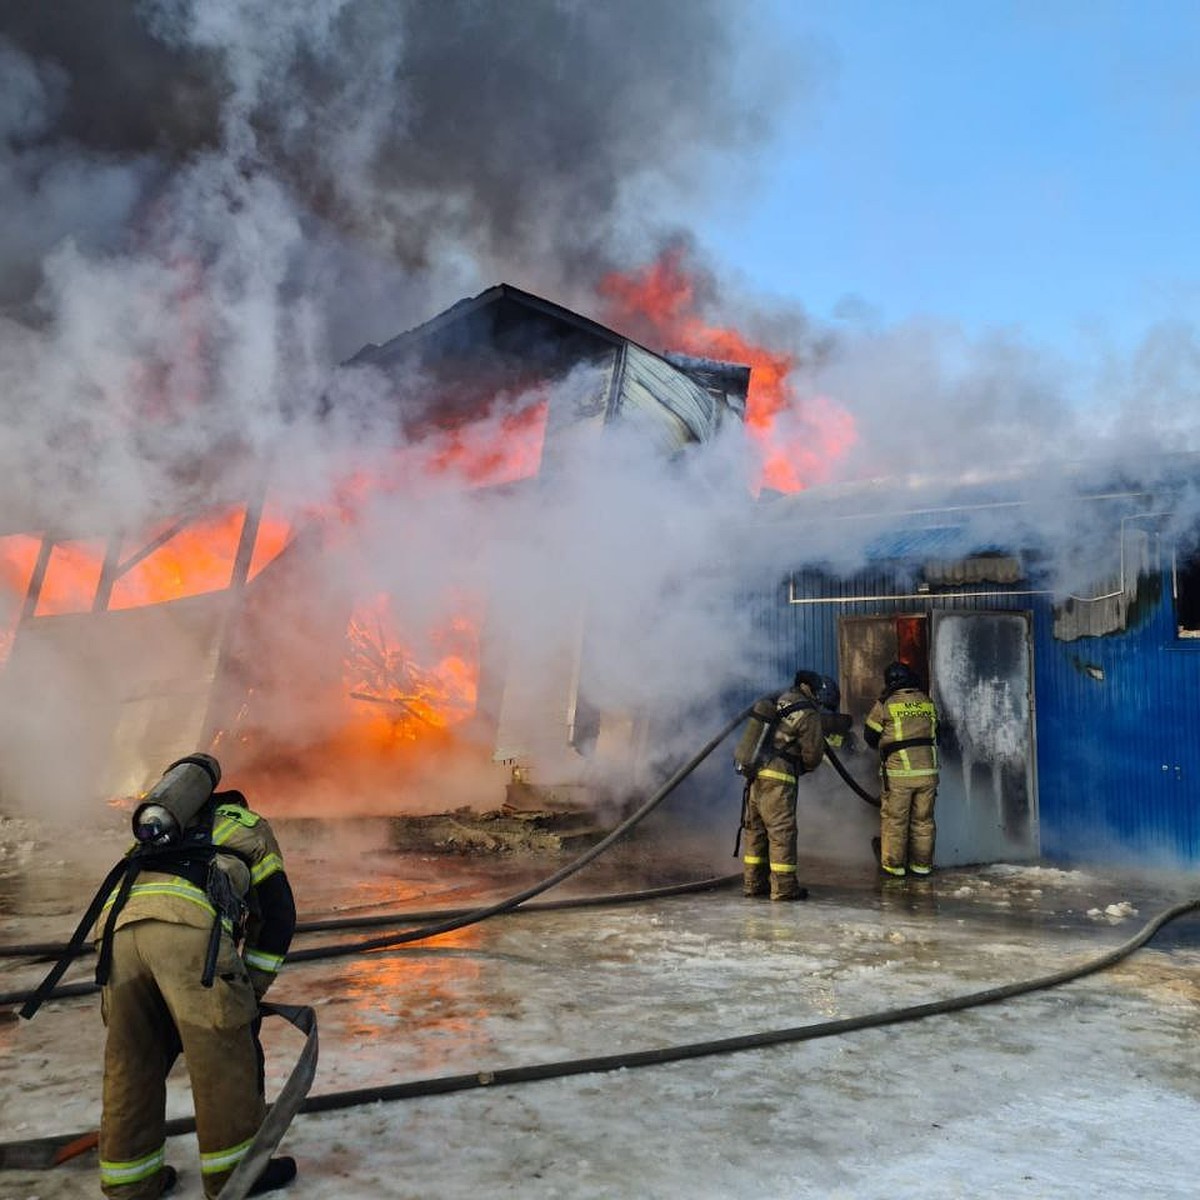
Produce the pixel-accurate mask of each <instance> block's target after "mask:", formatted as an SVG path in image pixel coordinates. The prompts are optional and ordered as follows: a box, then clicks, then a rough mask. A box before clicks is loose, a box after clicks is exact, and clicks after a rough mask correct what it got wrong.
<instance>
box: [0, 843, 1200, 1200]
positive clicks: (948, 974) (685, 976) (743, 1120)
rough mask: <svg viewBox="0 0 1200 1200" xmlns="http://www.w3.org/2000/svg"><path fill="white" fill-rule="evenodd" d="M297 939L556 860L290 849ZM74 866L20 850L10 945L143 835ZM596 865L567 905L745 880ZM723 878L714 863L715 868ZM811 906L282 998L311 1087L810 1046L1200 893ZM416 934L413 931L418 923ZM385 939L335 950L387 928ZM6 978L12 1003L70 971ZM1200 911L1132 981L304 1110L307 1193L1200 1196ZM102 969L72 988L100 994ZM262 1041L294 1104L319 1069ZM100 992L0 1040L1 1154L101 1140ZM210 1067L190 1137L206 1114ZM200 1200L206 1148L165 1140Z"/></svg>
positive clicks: (403, 960)
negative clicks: (419, 1095) (636, 891)
mask: <svg viewBox="0 0 1200 1200" xmlns="http://www.w3.org/2000/svg"><path fill="white" fill-rule="evenodd" d="M282 837H283V840H284V842H285V851H286V852H287V854H288V857H289V868H290V873H291V876H292V878H293V881H294V884H295V890H296V893H297V896H298V898H299V905H300V909H301V915H302V917H303V918H308V919H312V918H315V917H317V916H323V915H330V914H336V915H342V916H344V915H347V914H351V913H354V914H358V913H364V914H365V913H369V912H372V911H394V910H401V909H405V908H407V909H418V908H431V907H441V906H447V907H451V906H454V907H457V906H462V905H464V904H474V903H478V902H481V901H490V900H494V899H498V898H500V897H503V896H505V895H508V894H511V892H514V891H516V890H518V888H519V887H521V886H523V885H525V884H526V883H528V882H529V881H530V880H532V879H536V878H538V877H539V875H545V874H549V873H550V871H551V870H553V869H554V868H555V867H557V866H558V865H560V864H559V863H553V864H550V865H549V866H547V864H545V863H542V864H528V863H526V864H516V863H513V862H511V861H507V862H491V863H489V862H481V861H479V860H466V859H462V858H452V857H450V858H439V857H436V856H426V857H415V856H408V857H401V856H398V855H394V854H390V853H386V852H383V851H381V850H380V849H379V848H378V845H377V844H375V845H373V844H372V843H371V840H370V835H369V834H368V832H367V831H366V830H365V829H358V830H357V831H356V832H349V831H341V832H328V831H326V832H325V833H324V834H321V835H319V836H314V834H313V832H312V830H311V829H309V830H307V831H306V832H305V833H304V836H303V837H302V838H300V837H298V836H297V835H296V834H295V832H294V831H293V832H289V831H287V830H286V827H285V828H284V831H283V833H282ZM81 841H82V845H81V846H80V848H79V850H78V851H77V852H76V853H75V854H73V855H72V856H69V857H65V856H63V855H62V854H61V852H60V851H56V850H55V849H53V848H51V847H48V846H46V845H42V844H39V843H38V842H37V840H36V838H34V837H32V836H31V837H30V838H28V839H25V840H22V839H21V838H19V837H18V838H13V837H10V838H9V839H8V841H7V843H6V852H5V857H4V859H3V861H2V862H0V940H2V941H3V942H5V943H9V944H12V943H23V942H29V941H43V940H58V939H63V938H65V937H66V935H67V934H68V933H69V931H70V929H71V928H72V927H73V924H74V921H75V919H76V915H77V913H78V912H79V911H80V910H81V908H82V906H83V905H84V903H86V901H87V899H88V898H89V897H90V894H91V892H92V890H93V889H94V888H95V886H96V885H97V883H98V882H99V880H100V878H102V876H103V873H104V869H105V868H106V867H107V866H108V865H110V863H111V862H112V861H113V860H114V859H115V857H116V855H117V854H119V852H120V850H121V849H122V848H123V846H122V843H121V842H120V840H119V839H118V838H114V839H113V840H112V841H111V842H109V841H106V840H105V837H104V836H101V835H97V836H96V837H95V838H91V837H89V838H84V839H82V840H81ZM728 849H729V848H728V847H725V846H723V847H722V850H723V853H722V854H720V855H718V854H717V853H715V852H714V853H713V855H712V858H711V861H710V862H708V863H707V864H703V865H701V864H686V865H685V864H680V863H675V864H673V869H672V870H671V871H666V872H664V871H660V870H658V868H657V867H656V869H655V871H654V872H651V871H649V870H648V868H646V865H645V864H646V862H647V861H650V859H649V858H648V857H647V858H643V859H642V860H641V865H640V866H639V860H638V857H637V855H635V854H634V853H633V852H632V851H630V852H628V853H626V855H625V856H624V861H623V862H622V861H617V862H616V863H606V862H605V860H601V861H600V862H597V863H596V864H594V865H593V866H592V867H589V868H587V869H586V870H585V871H583V872H582V873H581V874H580V875H578V876H576V877H574V878H573V879H572V880H570V881H568V883H567V884H564V885H562V886H561V887H560V888H558V889H556V890H555V891H553V892H551V893H548V894H547V895H546V896H545V897H543V898H542V899H546V900H549V899H555V898H561V897H563V896H565V895H568V894H576V895H594V894H598V893H601V892H609V891H617V890H623V889H626V888H634V887H641V886H647V885H651V884H660V883H663V882H674V881H677V880H683V879H687V878H699V877H702V876H703V875H705V874H725V873H727V872H729V871H730V869H731V868H732V867H735V866H736V864H735V863H733V861H732V860H731V859H730V858H729V857H728ZM703 866H706V867H708V868H715V869H711V870H706V869H690V868H693V867H701V868H702V867H703ZM805 875H806V878H807V880H808V882H809V884H810V886H811V889H812V894H811V897H810V899H809V900H808V902H807V903H804V904H793V905H772V904H770V903H768V902H763V901H749V900H743V899H742V897H741V896H740V894H739V892H738V891H737V890H733V889H725V890H721V891H718V892H711V893H703V894H694V895H687V896H683V897H677V898H669V899H660V900H656V901H654V902H651V903H644V904H638V905H634V906H606V907H595V908H584V909H579V910H572V911H562V912H553V913H544V914H526V915H510V916H504V917H500V918H497V919H494V920H491V921H488V922H485V923H484V924H482V925H479V926H474V927H471V928H469V929H466V930H462V931H459V932H457V933H454V934H451V935H449V936H447V937H444V938H440V939H437V940H436V941H433V942H430V943H425V944H422V943H417V944H415V945H413V946H410V947H408V948H406V949H402V950H396V951H391V952H386V953H375V954H371V955H367V956H361V957H354V958H340V959H333V960H329V961H325V962H319V963H313V964H311V965H297V966H294V967H290V968H288V969H287V970H286V971H285V973H284V976H283V978H282V979H281V981H280V983H279V984H278V985H277V987H276V991H275V992H274V993H273V994H272V998H273V999H278V1000H280V1001H287V1002H293V1003H304V1004H311V1005H313V1006H315V1008H316V1010H317V1013H318V1019H319V1023H320V1039H321V1049H320V1065H319V1067H318V1073H317V1080H316V1083H315V1085H314V1087H313V1089H312V1091H313V1094H314V1095H317V1094H321V1093H329V1092H334V1091H343V1090H347V1089H351V1088H360V1087H369V1086H372V1085H382V1084H388V1083H396V1082H400V1081H405V1080H413V1079H420V1078H427V1077H433V1076H441V1075H454V1074H460V1073H466V1072H477V1071H487V1070H494V1069H496V1068H500V1067H508V1066H519V1065H527V1064H533V1063H540V1062H547V1061H552V1060H558V1059H572V1058H580V1057H586V1056H591V1055H601V1054H611V1053H616V1052H620V1051H630V1050H639V1049H649V1048H655V1047H663V1046H670V1045H675V1044H679V1043H686V1042H697V1041H704V1040H708V1039H715V1038H723V1037H731V1036H736V1035H739V1034H747V1033H753V1032H758V1031H764V1030H771V1029H780V1028H787V1027H791V1026H797V1025H803V1024H808V1023H812V1022H819V1021H824V1020H829V1019H832V1018H838V1017H847V1016H855V1015H858V1014H864V1013H870V1012H876V1011H880V1010H884V1009H889V1008H895V1007H902V1006H907V1005H912V1004H919V1003H924V1002H928V1001H931V1000H935V999H939V998H943V997H949V996H955V995H959V994H962V993H965V992H970V991H976V990H980V989H983V988H986V987H991V986H995V985H999V984H1003V983H1008V982H1011V981H1014V980H1019V979H1025V978H1030V977H1033V976H1037V975H1043V974H1047V973H1050V972H1053V971H1058V970H1060V969H1062V968H1064V967H1066V966H1068V965H1072V964H1075V963H1078V962H1082V961H1084V960H1087V959H1090V958H1092V957H1093V956H1096V955H1098V954H1100V953H1101V952H1103V951H1104V950H1107V949H1109V948H1111V947H1113V946H1115V945H1117V944H1119V943H1121V942H1123V941H1125V940H1126V939H1127V938H1129V937H1131V936H1132V935H1133V934H1134V933H1135V932H1136V931H1137V930H1138V929H1139V928H1140V927H1141V926H1142V924H1143V923H1145V922H1146V921H1147V920H1149V919H1150V918H1151V917H1152V916H1154V915H1156V914H1157V913H1158V912H1160V911H1162V910H1163V909H1165V908H1167V907H1169V906H1170V905H1171V904H1173V903H1176V902H1178V901H1179V900H1181V899H1187V898H1190V896H1191V894H1192V893H1193V891H1194V892H1195V893H1197V894H1200V880H1197V879H1195V878H1194V877H1193V878H1183V877H1179V876H1169V877H1156V878H1151V879H1145V878H1143V879H1140V880H1134V879H1128V878H1119V877H1117V876H1114V875H1110V874H1102V873H1091V872H1081V871H1058V870H1050V869H1044V868H1036V867H1005V866H994V867H989V868H984V869H978V870H967V869H956V870H952V871H947V872H944V873H942V874H939V875H938V876H937V877H936V878H935V879H934V881H933V882H931V883H921V884H917V883H899V884H892V883H888V884H883V885H881V884H880V883H878V882H877V881H876V880H875V879H874V876H873V873H872V872H871V870H870V868H869V865H865V864H861V865H860V864H848V865H847V864H842V865H840V866H837V867H833V866H831V865H830V864H828V863H825V864H820V863H813V864H812V866H811V867H810V868H809V869H808V870H807V871H806V872H805ZM1189 889H1191V890H1189ZM401 927H403V926H401ZM379 932H380V931H379V930H362V931H342V932H340V933H338V934H331V935H320V937H316V936H313V935H309V936H307V937H304V938H301V939H298V941H297V943H296V945H297V946H301V945H303V946H312V945H317V944H320V942H321V940H322V939H324V940H334V941H346V940H354V939H358V938H363V937H370V936H377V935H378V934H379ZM3 961H4V980H5V983H4V990H16V989H19V988H23V987H26V986H31V985H32V984H33V983H34V982H35V981H36V980H37V979H38V978H39V977H40V975H41V973H42V971H44V969H45V968H44V966H38V965H30V964H28V963H25V962H21V961H18V960H3ZM1198 968H1200V918H1198V917H1197V916H1195V915H1189V916H1187V917H1184V918H1182V919H1180V920H1179V921H1176V922H1174V923H1173V924H1171V925H1169V926H1168V927H1167V928H1166V929H1165V930H1163V932H1162V933H1161V934H1160V935H1159V937H1158V938H1156V940H1155V941H1154V942H1152V943H1151V945H1150V947H1149V948H1147V949H1143V950H1140V951H1138V952H1137V953H1136V954H1134V955H1133V956H1132V957H1131V958H1128V959H1125V960H1124V961H1123V962H1122V963H1120V964H1119V965H1117V966H1116V967H1114V968H1112V969H1109V970H1106V971H1104V972H1101V973H1099V974H1096V975H1091V976H1089V977H1087V978H1085V979H1083V980H1081V981H1079V982H1075V983H1071V984H1068V985H1066V986H1064V987H1060V988H1056V989H1054V990H1051V991H1044V992H1039V993H1036V994H1034V995H1031V996H1026V997H1022V998H1018V999H1014V1000H1011V1001H1008V1002H1005V1003H1002V1004H998V1005H989V1006H986V1007H982V1008H975V1009H971V1010H969V1011H967V1012H963V1013H958V1014H952V1015H942V1016H935V1017H931V1018H928V1019H925V1020H921V1021H917V1022H910V1023H906V1024H903V1025H896V1026H891V1027H887V1028H880V1029H870V1030H865V1031H861V1032H856V1033H851V1034H846V1035H843V1036H839V1037H834V1038H826V1039H822V1040H819V1041H810V1042H805V1043H799V1044H792V1045H785V1046H781V1047H776V1048H771V1049H762V1050H754V1051H748V1052H742V1053H738V1054H730V1055H724V1056H719V1057H707V1058H700V1059H693V1060H690V1061H687V1062H682V1063H675V1064H669V1065H662V1066H654V1067H647V1068H639V1069H636V1070H624V1071H620V1072H612V1073H607V1074H591V1075H581V1076H573V1077H569V1078H564V1079H556V1080H550V1081H545V1082H537V1083H526V1084H520V1085H517V1086H512V1087H507V1088H495V1089H477V1090H471V1091H465V1092H459V1093H456V1094H451V1095H445V1096H440V1097H433V1098H423V1099H415V1100H405V1101H399V1102H393V1103H388V1104H373V1105H370V1106H367V1107H362V1108H356V1109H350V1110H346V1111H339V1112H333V1113H329V1114H325V1115H312V1116H301V1117H299V1118H298V1119H297V1121H296V1122H295V1124H294V1125H293V1126H292V1129H291V1130H290V1132H289V1134H288V1136H287V1138H286V1140H285V1144H284V1148H285V1150H286V1151H287V1152H288V1153H291V1154H294V1155H295V1156H296V1158H297V1159H298V1160H299V1163H300V1177H299V1178H298V1180H297V1181H296V1183H295V1184H294V1185H293V1186H292V1188H290V1189H289V1191H288V1192H287V1193H283V1194H286V1195H288V1196H290V1197H292V1198H293V1200H314V1198H316V1197H321V1198H322V1200H327V1198H330V1197H338V1198H339V1200H379V1198H380V1197H396V1198H398V1200H430V1198H445V1200H468V1198H470V1200H475V1198H477V1197H480V1196H497V1197H501V1196H502V1197H521V1198H529V1200H550V1198H558V1197H561V1198H570V1200H601V1198H603V1200H622V1198H634V1200H675V1198H681V1200H682V1198H686V1200H725V1198H728V1200H742V1198H746V1200H760V1198H763V1197H780V1198H785V1200H790V1198H797V1200H799V1198H805V1197H821V1198H837V1200H843V1198H844V1200H873V1198H879V1200H883V1198H885V1197H886V1198H888V1200H896V1198H907V1197H912V1198H914V1200H918V1198H919V1200H948V1198H951V1197H954V1198H959V1197H962V1198H970V1200H977V1198H984V1197H995V1198H1004V1200H1009V1198H1012V1197H1021V1198H1034V1197H1056V1198H1058V1197H1089V1198H1091V1197H1095V1196H1136V1197H1192V1196H1195V1195H1196V1194H1197V1190H1198V1187H1200V1185H1198V1184H1197V1167H1196V1159H1195V1147H1196V1146H1197V1145H1200V1077H1198V1075H1197V1065H1198V1063H1197V1050H1196V1033H1197V1022H1198V1017H1200V971H1198ZM89 970H90V964H89V965H84V964H81V965H79V966H77V967H76V968H74V969H73V970H72V971H71V973H70V974H69V975H68V977H67V978H68V981H70V980H77V979H86V978H88V971H89ZM278 1025H279V1023H278V1022H268V1025H267V1030H266V1033H267V1037H266V1043H267V1053H268V1072H269V1079H268V1091H269V1094H270V1095H274V1093H275V1090H277V1088H278V1087H279V1085H280V1083H281V1082H282V1080H283V1079H284V1078H285V1077H286V1075H287V1072H288V1071H289V1070H290V1068H291V1065H292V1062H293V1060H294V1058H295V1055H296V1053H297V1052H298V1050H299V1047H300V1039H299V1037H298V1036H297V1035H296V1034H295V1033H293V1032H290V1031H289V1030H288V1029H287V1028H286V1027H279V1028H273V1026H278ZM101 1046H102V1029H101V1023H100V1018H99V1012H98V1003H97V1001H96V999H95V997H94V996H93V997H86V998H80V999H75V1000H68V1001H62V1002H57V1003H54V1004H51V1005H48V1006H47V1007H46V1008H44V1009H43V1010H42V1012H41V1013H39V1014H38V1016H37V1017H36V1018H35V1020H33V1021H32V1022H23V1021H17V1020H16V1019H15V1018H12V1016H11V1014H7V1015H6V1016H5V1017H4V1018H3V1019H0V1140H3V1141H5V1142H8V1141H12V1140H18V1139H27V1138H35V1137H41V1136H46V1135H49V1134H59V1133H71V1132H82V1131H85V1130H88V1129H92V1128H94V1127H95V1124H96V1121H97V1119H98V1116H99V1094H100V1062H101ZM190 1111H191V1110H190V1100H189V1095H188V1090H187V1077H186V1072H185V1071H183V1069H182V1067H181V1066H180V1067H177V1068H176V1071H175V1072H174V1073H173V1075H172V1078H171V1099H170V1115H172V1116H185V1115H187V1114H189V1113H190ZM168 1160H169V1161H170V1162H172V1163H174V1164H175V1165H176V1166H177V1167H178V1168H179V1171H180V1176H181V1178H180V1187H179V1188H178V1190H177V1195H178V1196H179V1197H180V1198H181V1200H198V1198H199V1197H200V1196H201V1189H200V1182H199V1171H198V1165H197V1159H196V1147H195V1141H194V1138H193V1137H192V1136H191V1135H186V1136H182V1137H178V1138H173V1139H171V1141H170V1143H169V1144H168ZM98 1195H99V1188H98V1184H97V1179H96V1160H95V1153H94V1151H93V1152H89V1153H87V1154H84V1155H82V1156H81V1157H79V1158H77V1159H75V1160H72V1161H71V1162H69V1163H67V1164H65V1165H63V1166H60V1167H58V1168H55V1169H53V1170H49V1171H15V1170H9V1171H0V1200H67V1198H71V1200H74V1198H75V1197H84V1196H98Z"/></svg>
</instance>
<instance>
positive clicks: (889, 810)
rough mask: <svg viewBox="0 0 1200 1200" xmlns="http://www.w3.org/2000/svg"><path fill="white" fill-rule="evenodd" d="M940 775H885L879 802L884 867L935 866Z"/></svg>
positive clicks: (892, 868)
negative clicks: (937, 800) (934, 851)
mask: <svg viewBox="0 0 1200 1200" xmlns="http://www.w3.org/2000/svg"><path fill="white" fill-rule="evenodd" d="M937 783H938V780H937V776H936V775H915V776H909V777H905V778H900V779H897V778H895V777H893V776H890V775H888V774H886V773H885V774H884V775H883V792H882V795H881V796H880V803H879V840H880V853H879V860H880V863H881V864H882V866H883V868H884V870H885V871H886V870H889V869H890V870H893V871H898V872H899V873H900V874H904V869H905V867H925V868H929V867H932V866H933V847H934V841H935V839H936V837H937V825H936V824H935V823H934V819H933V808H934V803H935V801H936V799H937Z"/></svg>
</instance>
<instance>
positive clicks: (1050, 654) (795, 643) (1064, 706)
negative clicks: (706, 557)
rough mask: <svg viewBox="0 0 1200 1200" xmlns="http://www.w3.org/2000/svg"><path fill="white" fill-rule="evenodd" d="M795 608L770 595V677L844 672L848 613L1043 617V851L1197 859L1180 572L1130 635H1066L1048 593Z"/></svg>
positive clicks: (1191, 698) (823, 592)
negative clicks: (1059, 634)
mask: <svg viewBox="0 0 1200 1200" xmlns="http://www.w3.org/2000/svg"><path fill="white" fill-rule="evenodd" d="M1001 590H1002V589H999V588H996V587H994V586H991V587H988V588H984V589H979V591H980V592H981V593H982V592H987V593H989V594H987V595H983V594H975V595H972V596H968V597H963V596H956V597H954V598H951V599H945V598H939V597H938V596H937V595H936V594H931V595H930V596H928V597H924V596H922V597H920V598H919V599H915V600H896V599H882V600H874V599H872V600H848V599H847V600H844V601H842V602H839V603H822V604H791V603H789V602H788V595H787V591H786V588H783V589H777V588H772V589H771V590H770V591H769V592H764V593H760V594H759V596H758V598H757V603H758V604H761V606H762V609H761V612H762V616H761V626H762V630H763V633H764V635H765V640H766V641H767V643H768V645H769V647H770V651H769V657H768V662H767V667H768V672H769V673H770V674H771V677H772V679H773V680H775V679H778V680H784V681H786V680H787V679H788V678H790V676H791V674H792V672H793V671H795V669H796V668H797V666H800V665H803V666H805V667H810V668H812V669H814V670H817V671H821V672H823V673H827V674H830V675H836V674H837V672H838V649H837V647H838V618H839V617H842V616H851V615H857V616H870V615H885V614H890V613H914V614H916V613H928V612H933V611H939V610H940V611H955V612H964V611H986V610H993V611H995V610H1005V611H1007V610H1029V611H1031V612H1032V613H1033V630H1034V634H1033V638H1034V644H1033V667H1034V714H1035V716H1034V725H1035V730H1034V736H1035V740H1036V744H1037V787H1038V804H1039V813H1040V825H1041V848H1042V855H1043V858H1045V859H1046V860H1048V861H1052V862H1060V863H1071V862H1097V863H1099V862H1111V863H1127V864H1129V865H1142V866H1172V865H1176V866H1177V865H1194V864H1197V863H1200V642H1197V641H1194V640H1180V639H1178V638H1177V637H1176V634H1175V619H1174V609H1173V604H1172V600H1171V590H1170V579H1169V578H1164V579H1163V581H1162V587H1161V595H1160V597H1159V599H1158V601H1157V602H1156V603H1154V604H1150V605H1145V606H1144V607H1143V608H1142V610H1140V611H1139V613H1138V618H1137V620H1136V622H1135V623H1133V624H1132V625H1131V627H1130V628H1129V629H1127V630H1126V631H1124V632H1122V633H1117V634H1111V635H1107V636H1104V637H1087V638H1080V639H1078V640H1076V641H1071V642H1062V641H1057V640H1056V639H1055V638H1054V636H1053V610H1052V607H1051V604H1050V601H1049V598H1048V597H1045V596H1036V595H1035V596H1030V595H1020V594H1017V593H1018V592H1019V590H1020V589H1014V590H1013V591H1011V592H1007V593H1006V594H1001V595H997V594H995V593H996V592H998V591H1001ZM904 591H907V588H906V587H905V586H904V583H903V581H901V580H898V579H897V578H896V577H895V576H894V575H892V574H891V573H890V572H886V571H878V572H875V573H873V574H871V575H870V576H863V575H860V576H857V577H856V578H855V579H854V581H853V583H846V582H839V581H836V580H830V579H828V578H820V579H819V583H818V580H817V579H816V578H813V579H811V580H809V581H807V583H806V582H805V580H804V578H803V577H798V583H797V595H798V596H817V595H819V596H822V597H852V596H894V595H896V594H897V593H899V592H904Z"/></svg>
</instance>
